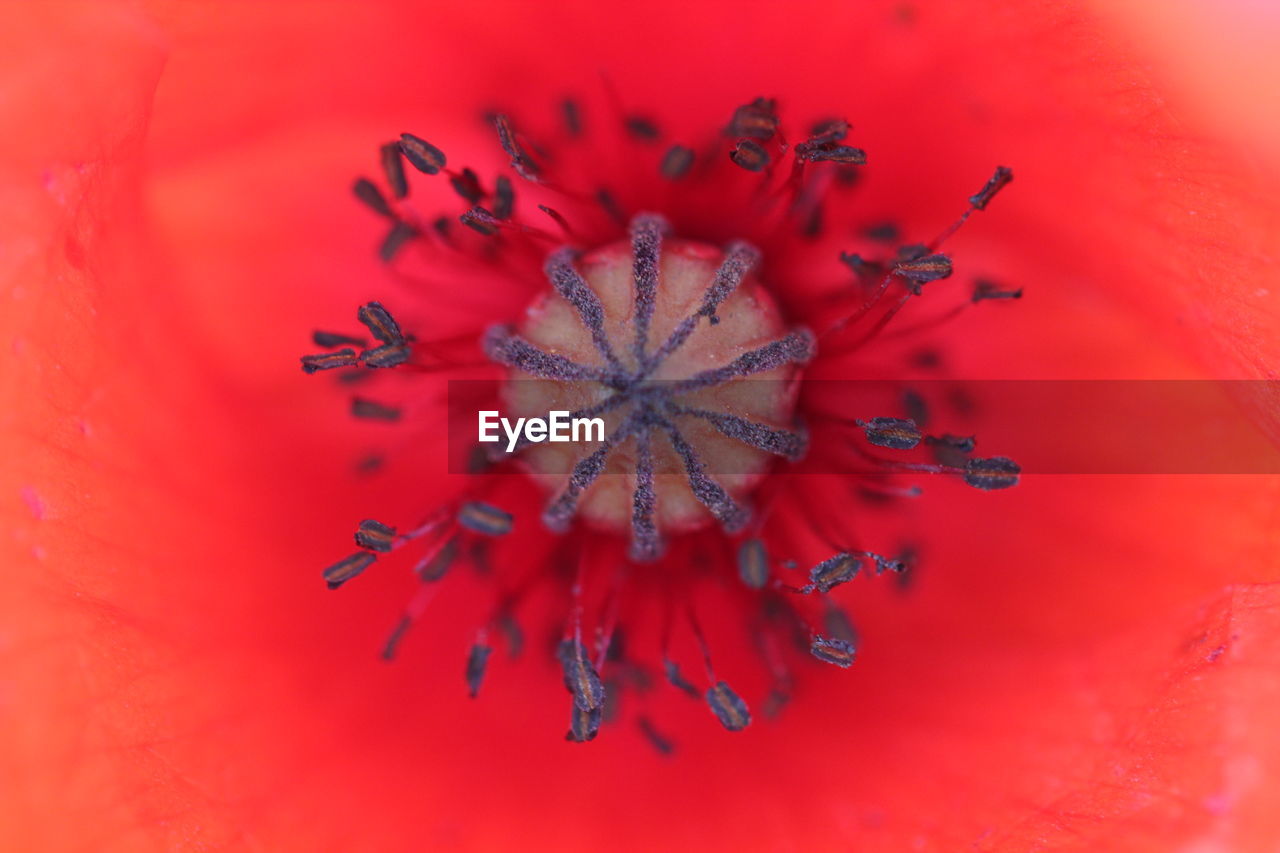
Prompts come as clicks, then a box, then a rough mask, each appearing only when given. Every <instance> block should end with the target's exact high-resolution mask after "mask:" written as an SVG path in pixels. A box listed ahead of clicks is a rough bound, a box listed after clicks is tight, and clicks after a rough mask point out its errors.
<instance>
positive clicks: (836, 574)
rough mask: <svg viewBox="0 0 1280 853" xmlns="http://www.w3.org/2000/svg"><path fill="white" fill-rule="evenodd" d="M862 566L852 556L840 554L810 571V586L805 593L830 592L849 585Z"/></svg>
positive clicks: (805, 588) (805, 589)
mask: <svg viewBox="0 0 1280 853" xmlns="http://www.w3.org/2000/svg"><path fill="white" fill-rule="evenodd" d="M860 568H861V564H859V563H858V560H857V558H855V557H854V556H853V555H852V554H846V553H843V552H842V553H839V554H836V555H835V556H834V557H828V558H827V559H825V560H823V561H822V562H821V563H818V565H816V566H814V567H813V568H812V569H810V570H809V584H808V585H807V586H806V587H804V592H813V591H814V590H817V591H818V592H824V593H825V592H830V591H831V590H832V589H834V588H835V587H837V586H839V585H840V584H842V583H847V582H848V581H851V580H853V579H854V577H855V576H856V575H857V574H858V569H860Z"/></svg>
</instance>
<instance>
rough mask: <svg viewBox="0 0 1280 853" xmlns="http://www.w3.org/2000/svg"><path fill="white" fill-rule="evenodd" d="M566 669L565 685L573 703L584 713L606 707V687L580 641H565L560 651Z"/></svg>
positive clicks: (561, 662) (561, 660)
mask: <svg viewBox="0 0 1280 853" xmlns="http://www.w3.org/2000/svg"><path fill="white" fill-rule="evenodd" d="M559 657H560V665H561V666H562V667H564V683H565V686H566V687H568V688H569V692H570V693H572V694H573V703H574V704H575V705H576V706H577V707H578V708H580V709H582V710H583V711H598V710H600V708H601V707H602V706H603V705H604V685H602V684H601V683H600V676H599V675H597V674H596V668H595V667H594V666H592V665H591V658H590V657H589V656H588V655H587V650H586V648H584V647H583V645H582V643H581V642H580V641H578V640H563V641H562V642H561V643H560V649H559Z"/></svg>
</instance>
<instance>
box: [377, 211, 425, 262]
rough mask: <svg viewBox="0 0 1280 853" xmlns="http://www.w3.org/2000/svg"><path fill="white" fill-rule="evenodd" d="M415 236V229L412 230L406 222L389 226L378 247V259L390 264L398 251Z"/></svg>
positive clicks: (398, 222) (416, 232)
mask: <svg viewBox="0 0 1280 853" xmlns="http://www.w3.org/2000/svg"><path fill="white" fill-rule="evenodd" d="M417 236H418V229H417V228H414V227H413V226H412V225H410V224H409V223H408V222H400V221H397V222H396V223H395V224H394V225H392V226H391V230H390V231H388V232H387V236H386V237H383V238H382V243H381V244H379V246H378V258H379V259H380V260H381V261H382V262H383V263H384V264H389V263H391V261H392V259H393V258H395V256H396V254H397V253H398V252H399V251H400V247H401V246H403V245H404V244H405V243H407V242H409V241H410V240H412V239H413V238H414V237H417Z"/></svg>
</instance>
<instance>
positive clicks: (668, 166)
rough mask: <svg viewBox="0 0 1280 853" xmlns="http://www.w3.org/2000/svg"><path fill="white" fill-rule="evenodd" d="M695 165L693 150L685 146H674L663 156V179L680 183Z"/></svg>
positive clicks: (661, 169)
mask: <svg viewBox="0 0 1280 853" xmlns="http://www.w3.org/2000/svg"><path fill="white" fill-rule="evenodd" d="M692 165H693V149H692V148H685V147H684V146H683V145H672V146H671V147H670V148H668V149H667V153H666V154H664V155H663V156H662V167H661V168H660V169H659V171H660V172H661V174H662V177H664V178H666V179H667V180H669V181H678V180H680V179H681V178H683V177H684V176H685V175H686V174H688V172H689V167H691V166H692Z"/></svg>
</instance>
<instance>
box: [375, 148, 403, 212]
mask: <svg viewBox="0 0 1280 853" xmlns="http://www.w3.org/2000/svg"><path fill="white" fill-rule="evenodd" d="M378 153H379V155H380V157H381V159H382V174H383V176H384V177H386V179H387V186H389V187H391V194H392V195H393V196H394V197H395V198H397V199H401V198H404V197H405V196H407V195H408V194H409V181H408V180H407V179H406V178H405V176H404V160H403V159H402V158H401V155H400V143H398V142H388V143H387V144H386V145H383V146H382V147H381V148H380V149H379V152H378Z"/></svg>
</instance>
